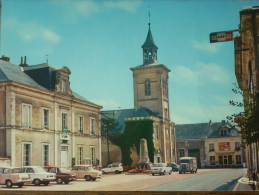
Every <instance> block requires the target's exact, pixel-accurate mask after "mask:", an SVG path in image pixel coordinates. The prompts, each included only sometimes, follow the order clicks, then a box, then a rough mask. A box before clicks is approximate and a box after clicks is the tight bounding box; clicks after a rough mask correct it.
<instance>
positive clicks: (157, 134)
mask: <svg viewBox="0 0 259 195" xmlns="http://www.w3.org/2000/svg"><path fill="white" fill-rule="evenodd" d="M156 139H159V128H158V125H156Z"/></svg>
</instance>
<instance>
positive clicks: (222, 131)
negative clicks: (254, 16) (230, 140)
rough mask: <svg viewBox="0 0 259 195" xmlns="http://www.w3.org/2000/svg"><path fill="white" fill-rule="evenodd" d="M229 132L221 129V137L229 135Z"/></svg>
mask: <svg viewBox="0 0 259 195" xmlns="http://www.w3.org/2000/svg"><path fill="white" fill-rule="evenodd" d="M227 132H228V130H227V129H221V130H220V135H221V136H224V135H227Z"/></svg>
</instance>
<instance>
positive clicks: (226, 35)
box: [210, 31, 234, 43]
mask: <svg viewBox="0 0 259 195" xmlns="http://www.w3.org/2000/svg"><path fill="white" fill-rule="evenodd" d="M233 39H234V38H233V31H225V32H214V33H210V43H217V42H223V41H233Z"/></svg>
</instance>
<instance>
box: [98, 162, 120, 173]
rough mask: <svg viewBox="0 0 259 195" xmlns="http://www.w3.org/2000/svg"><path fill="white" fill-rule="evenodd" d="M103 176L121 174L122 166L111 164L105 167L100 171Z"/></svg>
mask: <svg viewBox="0 0 259 195" xmlns="http://www.w3.org/2000/svg"><path fill="white" fill-rule="evenodd" d="M101 171H102V172H103V174H106V173H117V174H118V173H121V172H122V171H123V166H122V164H121V163H112V164H109V165H108V166H107V168H103V169H101Z"/></svg>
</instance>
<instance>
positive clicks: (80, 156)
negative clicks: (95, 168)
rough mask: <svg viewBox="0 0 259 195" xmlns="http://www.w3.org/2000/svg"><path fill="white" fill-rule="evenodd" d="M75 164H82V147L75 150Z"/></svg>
mask: <svg viewBox="0 0 259 195" xmlns="http://www.w3.org/2000/svg"><path fill="white" fill-rule="evenodd" d="M77 163H78V164H79V165H80V164H82V163H83V147H82V146H79V147H78V148H77Z"/></svg>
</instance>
